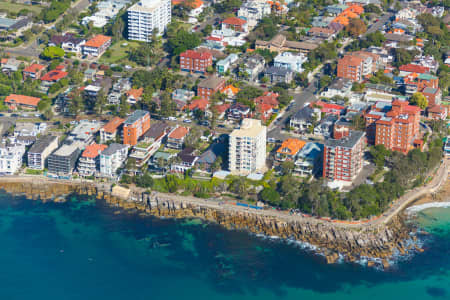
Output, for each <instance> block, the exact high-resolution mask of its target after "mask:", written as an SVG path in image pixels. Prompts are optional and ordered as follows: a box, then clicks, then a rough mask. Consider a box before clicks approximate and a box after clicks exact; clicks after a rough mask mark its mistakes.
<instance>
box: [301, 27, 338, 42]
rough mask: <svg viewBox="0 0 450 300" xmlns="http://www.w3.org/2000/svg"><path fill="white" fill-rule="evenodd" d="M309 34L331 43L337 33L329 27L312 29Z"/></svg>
mask: <svg viewBox="0 0 450 300" xmlns="http://www.w3.org/2000/svg"><path fill="white" fill-rule="evenodd" d="M307 34H308V36H312V37H317V38H321V39H324V40H327V41H331V40H332V39H333V38H334V37H335V31H334V30H333V29H331V28H328V27H311V28H310V29H309V30H308V32H307Z"/></svg>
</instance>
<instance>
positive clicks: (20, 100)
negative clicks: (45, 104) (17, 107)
mask: <svg viewBox="0 0 450 300" xmlns="http://www.w3.org/2000/svg"><path fill="white" fill-rule="evenodd" d="M40 101H41V98H37V97H31V96H25V95H16V94H11V95H9V96H7V97H6V98H5V103H11V104H16V103H17V104H22V105H30V106H37V105H38V103H39V102H40Z"/></svg>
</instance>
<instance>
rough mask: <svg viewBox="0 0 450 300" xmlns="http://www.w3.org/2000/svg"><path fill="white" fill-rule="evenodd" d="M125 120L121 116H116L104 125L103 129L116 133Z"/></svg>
mask: <svg viewBox="0 0 450 300" xmlns="http://www.w3.org/2000/svg"><path fill="white" fill-rule="evenodd" d="M124 121H125V120H124V119H122V118H119V117H115V118H114V119H112V120H111V121H109V122H108V123H106V125H105V126H103V130H104V131H105V132H108V133H114V132H116V130H117V128H119V126H120V125H122V124H123V122H124Z"/></svg>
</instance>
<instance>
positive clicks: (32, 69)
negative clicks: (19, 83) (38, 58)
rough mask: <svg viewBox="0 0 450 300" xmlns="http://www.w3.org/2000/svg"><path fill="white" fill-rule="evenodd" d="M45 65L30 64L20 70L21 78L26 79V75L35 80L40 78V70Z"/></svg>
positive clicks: (41, 70) (42, 69)
mask: <svg viewBox="0 0 450 300" xmlns="http://www.w3.org/2000/svg"><path fill="white" fill-rule="evenodd" d="M44 69H45V66H44V65H40V64H32V65H30V66H28V67H26V68H25V69H23V71H22V75H23V79H24V80H26V79H27V78H28V77H29V78H31V79H33V80H35V79H39V78H41V75H42V72H43V71H44Z"/></svg>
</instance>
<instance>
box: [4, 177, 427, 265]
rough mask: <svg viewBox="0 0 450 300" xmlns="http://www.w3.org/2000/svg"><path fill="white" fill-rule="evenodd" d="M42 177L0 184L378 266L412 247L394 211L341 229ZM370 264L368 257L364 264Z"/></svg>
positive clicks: (44, 198)
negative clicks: (375, 221)
mask: <svg viewBox="0 0 450 300" xmlns="http://www.w3.org/2000/svg"><path fill="white" fill-rule="evenodd" d="M44 181H45V180H42V181H39V180H33V181H28V182H19V181H1V182H0V189H3V190H5V191H6V192H8V193H11V194H21V195H25V196H26V197H27V198H29V199H34V200H37V199H39V200H41V201H55V202H62V201H65V198H64V196H66V195H68V194H71V193H77V194H83V195H91V196H95V197H96V198H97V199H99V200H104V201H106V202H107V203H108V204H109V205H111V206H112V207H118V208H121V209H125V210H133V211H136V212H140V213H141V214H142V215H153V216H157V217H173V218H201V219H203V220H207V221H211V222H216V223H218V224H220V225H222V226H224V227H226V228H228V229H236V230H247V231H249V232H252V233H255V234H263V235H265V236H277V237H280V238H284V239H293V240H297V241H301V242H305V243H308V244H310V245H313V246H314V247H315V248H316V250H317V251H318V252H320V253H322V254H323V255H324V256H325V258H326V260H327V262H328V263H334V262H336V261H337V260H338V259H339V257H340V255H341V256H343V257H344V258H345V259H346V260H347V261H355V260H358V259H360V258H363V257H366V258H379V259H381V260H382V264H383V266H384V267H388V266H389V264H388V262H387V259H388V258H390V257H392V255H393V254H395V253H400V254H404V253H406V252H408V251H415V250H416V249H412V248H411V246H406V244H405V241H407V240H408V239H410V235H409V233H410V232H411V228H409V226H408V225H407V224H406V223H405V222H404V221H403V219H402V218H401V217H400V216H398V215H397V216H395V217H394V218H392V219H391V221H390V223H389V224H388V225H379V226H376V227H375V226H361V227H357V228H344V227H339V226H335V225H334V224H333V223H326V222H312V220H311V221H308V220H301V221H300V220H299V221H290V220H283V219H280V218H276V217H273V216H269V215H264V214H263V213H260V214H256V213H255V212H253V211H251V210H249V211H236V210H232V209H229V208H225V207H224V208H223V209H218V208H212V207H208V206H206V205H201V204H197V203H196V204H193V203H188V202H184V201H183V200H179V201H173V200H170V199H166V198H163V197H160V198H158V197H154V196H151V195H150V194H148V193H145V192H144V193H143V192H140V191H139V192H137V191H134V192H133V195H132V197H131V198H129V199H121V198H119V197H116V196H113V195H112V193H111V191H110V187H103V186H98V185H94V184H90V183H76V184H75V183H70V182H65V183H59V182H44ZM130 199H133V200H130ZM181 199H182V198H181ZM417 250H419V251H420V249H417ZM372 264H373V262H370V263H369V265H372Z"/></svg>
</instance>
